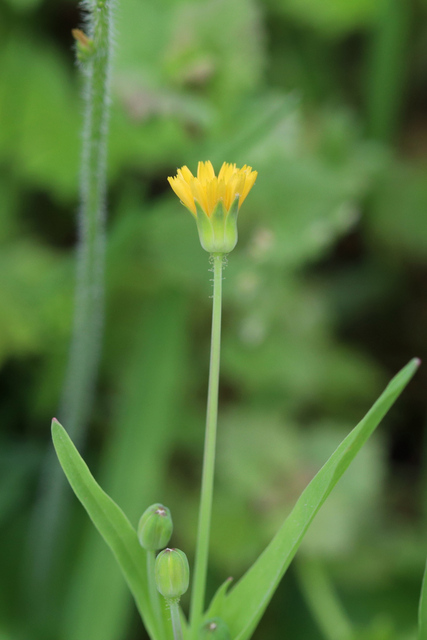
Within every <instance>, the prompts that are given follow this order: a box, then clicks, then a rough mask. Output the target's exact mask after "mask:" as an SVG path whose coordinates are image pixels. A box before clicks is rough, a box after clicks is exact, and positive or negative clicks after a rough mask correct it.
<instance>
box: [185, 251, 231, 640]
mask: <svg viewBox="0 0 427 640" xmlns="http://www.w3.org/2000/svg"><path fill="white" fill-rule="evenodd" d="M211 259H212V262H213V274H214V277H213V306H212V337H211V356H210V366H209V383H208V405H207V413H206V434H205V448H204V456H203V472H202V488H201V498H200V510H199V523H198V530H197V544H196V556H195V565H194V580H193V586H192V591H191V609H190V624H191V637H192V638H196V637H197V634H198V630H199V627H200V624H201V621H202V615H203V607H204V601H205V590H206V575H207V567H208V554H209V537H210V526H211V513H212V498H213V486H214V472H215V449H216V432H217V416H218V388H219V365H220V348H221V306H222V269H223V263H224V254H222V253H214V254H212V257H211Z"/></svg>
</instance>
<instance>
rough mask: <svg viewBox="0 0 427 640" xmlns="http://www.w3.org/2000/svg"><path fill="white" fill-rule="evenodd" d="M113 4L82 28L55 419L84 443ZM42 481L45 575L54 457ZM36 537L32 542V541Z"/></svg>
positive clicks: (53, 530)
mask: <svg viewBox="0 0 427 640" xmlns="http://www.w3.org/2000/svg"><path fill="white" fill-rule="evenodd" d="M113 4H114V2H113V0H97V1H96V2H88V3H87V4H86V5H85V8H86V9H87V16H86V31H87V36H88V37H89V38H90V40H91V41H92V46H91V51H90V55H89V54H88V56H87V59H85V60H84V62H82V70H83V75H84V91H83V95H84V101H85V112H84V125H83V152H82V163H81V173H80V209H79V220H78V222H79V225H78V228H79V238H78V251H77V286H76V294H75V311H74V325H73V335H72V340H71V348H70V356H69V362H68V368H67V373H66V377H65V381H64V387H63V393H62V399H61V403H60V409H59V415H60V418H61V421H62V422H63V423H64V425H66V428H67V431H68V432H69V433H70V435H71V437H72V438H73V440H74V442H77V443H78V442H79V441H80V442H81V441H82V440H83V432H84V429H85V426H86V422H87V419H88V416H89V414H90V409H91V404H92V398H93V393H94V387H95V381H96V375H97V369H98V363H99V355H100V345H101V335H102V325H103V313H104V245H105V230H104V229H105V210H106V150H107V135H108V119H109V102H110V100H109V91H110V67H111V57H112V48H113V38H112V32H113ZM45 469H46V472H45V475H44V477H43V478H42V484H43V486H42V491H41V492H40V493H41V496H42V499H41V501H40V503H39V504H38V506H37V508H36V514H35V522H34V529H35V531H33V536H34V534H35V536H36V538H35V540H36V543H37V554H35V557H36V558H37V560H36V562H37V566H36V575H37V574H38V575H40V576H43V579H45V578H46V574H49V572H50V570H51V569H52V567H53V564H54V555H55V553H56V552H57V546H58V544H60V542H59V541H60V537H61V530H62V528H63V527H64V520H65V511H66V509H65V506H64V505H66V504H67V500H65V496H64V488H65V484H66V483H65V479H64V477H63V474H62V473H61V470H60V468H59V466H58V465H57V464H56V461H54V456H51V457H50V459H49V460H48V461H47V463H46V465H45ZM33 539H34V537H33Z"/></svg>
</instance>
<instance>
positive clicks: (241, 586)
mask: <svg viewBox="0 0 427 640" xmlns="http://www.w3.org/2000/svg"><path fill="white" fill-rule="evenodd" d="M419 364H420V361H419V360H418V359H416V358H414V359H413V360H411V361H410V362H409V363H408V364H407V365H406V367H404V368H403V369H402V370H401V371H400V372H399V373H398V374H397V375H396V376H395V377H394V378H393V379H392V380H391V381H390V383H389V384H388V385H387V387H386V389H385V390H384V392H383V393H382V394H381V396H380V397H379V398H378V400H377V401H376V402H375V404H374V405H373V406H372V407H371V409H370V410H369V411H368V413H367V414H366V416H365V417H364V418H363V419H362V420H361V421H360V422H359V424H358V425H357V426H356V427H355V428H354V429H353V430H352V431H351V432H350V434H349V435H348V436H347V437H346V438H345V439H344V440H343V441H342V443H341V444H340V445H339V446H338V448H337V449H336V450H335V452H334V453H333V454H332V455H331V457H330V458H329V460H328V461H327V462H326V463H325V465H324V466H323V467H322V468H321V469H320V471H319V472H318V473H317V475H316V476H315V477H314V478H313V480H312V481H311V482H310V484H309V485H308V486H307V487H306V489H305V490H304V491H303V493H302V494H301V496H300V498H299V499H298V501H297V503H296V505H295V507H294V509H293V510H292V512H291V513H290V515H289V516H288V518H287V519H286V520H285V522H284V524H283V525H282V527H281V529H280V530H279V531H278V533H277V534H276V536H275V537H274V538H273V540H272V541H271V542H270V544H269V545H268V547H267V548H266V549H265V550H264V552H263V553H262V554H261V555H260V556H259V558H258V559H257V560H256V561H255V563H254V564H253V565H252V567H251V568H250V569H249V570H248V571H247V572H246V574H245V575H244V576H243V577H242V578H241V580H240V581H239V582H238V583H237V584H236V586H235V587H234V588H233V589H232V590H231V591H230V593H229V594H227V596H226V597H225V598H224V602H223V606H222V611H221V617H222V618H223V619H224V620H225V622H227V624H228V626H229V628H230V631H231V635H232V637H233V639H234V640H247V639H248V638H249V637H250V636H251V634H252V632H253V631H254V629H255V627H256V626H257V624H258V622H259V620H260V618H261V616H262V614H263V613H264V611H265V609H266V607H267V605H268V603H269V602H270V600H271V598H272V596H273V594H274V592H275V590H276V588H277V586H278V584H279V582H280V580H281V579H282V577H283V575H284V573H285V571H286V569H287V568H288V566H289V564H290V562H291V560H292V558H293V557H294V555H295V553H296V551H297V549H298V547H299V545H300V543H301V541H302V539H303V537H304V535H305V533H306V531H307V529H308V527H309V526H310V524H311V522H312V520H313V519H314V516H315V515H316V513H317V512H318V510H319V509H320V507H321V506H322V504H323V503H324V501H325V500H326V498H327V497H328V495H329V494H330V492H331V491H332V489H333V487H334V486H335V484H336V483H337V482H338V480H339V479H340V478H341V476H342V475H343V473H344V471H345V470H346V469H347V467H348V466H349V465H350V463H351V461H352V460H353V458H354V457H355V456H356V454H357V453H358V451H359V450H360V449H361V447H362V446H363V445H364V443H365V442H366V441H367V439H368V438H369V437H370V435H371V434H372V433H373V431H374V430H375V428H376V427H377V426H378V424H379V423H380V421H381V420H382V418H383V417H384V415H385V414H386V413H387V411H388V410H389V409H390V407H391V406H392V405H393V403H394V402H395V400H396V399H397V397H398V396H399V395H400V393H401V392H402V391H403V389H404V388H405V386H406V385H407V384H408V382H409V381H410V379H411V378H412V376H413V375H414V373H415V372H416V370H417V368H418V366H419Z"/></svg>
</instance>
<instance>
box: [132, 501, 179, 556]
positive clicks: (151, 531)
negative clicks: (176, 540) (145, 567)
mask: <svg viewBox="0 0 427 640" xmlns="http://www.w3.org/2000/svg"><path fill="white" fill-rule="evenodd" d="M172 530H173V524H172V518H171V514H170V511H169V509H168V508H167V507H164V506H163V505H162V504H152V505H151V507H148V509H146V510H145V511H144V513H143V514H142V516H141V518H140V521H139V524H138V540H139V543H140V545H141V546H142V547H144V549H147V551H158V550H159V549H163V548H164V547H166V545H167V544H168V542H169V540H170V538H171V535H172Z"/></svg>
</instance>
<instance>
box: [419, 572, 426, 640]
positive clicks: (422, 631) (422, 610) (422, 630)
mask: <svg viewBox="0 0 427 640" xmlns="http://www.w3.org/2000/svg"><path fill="white" fill-rule="evenodd" d="M418 640H427V564H426V568H425V571H424V576H423V584H422V587H421V597H420V606H419V609H418Z"/></svg>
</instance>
